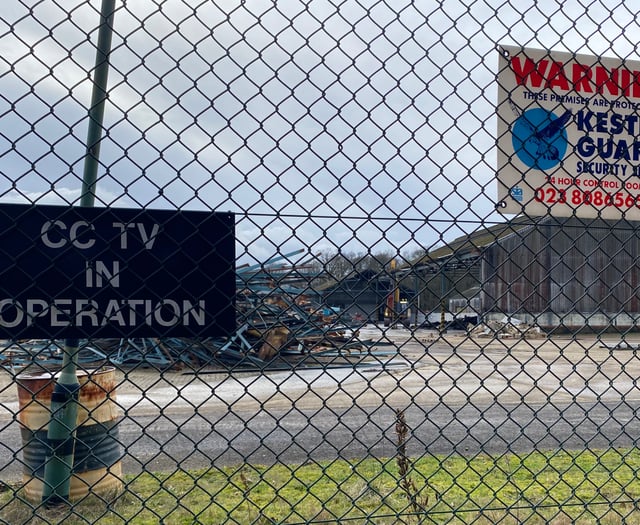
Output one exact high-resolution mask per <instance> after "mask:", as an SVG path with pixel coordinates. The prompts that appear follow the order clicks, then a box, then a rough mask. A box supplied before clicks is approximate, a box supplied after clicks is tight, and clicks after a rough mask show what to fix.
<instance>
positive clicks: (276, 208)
mask: <svg viewBox="0 0 640 525" xmlns="http://www.w3.org/2000/svg"><path fill="white" fill-rule="evenodd" d="M628 4H629V2H627V5H628ZM116 5H117V11H116V13H115V18H114V20H115V21H114V35H113V42H112V53H111V57H110V64H111V66H110V73H109V88H108V90H109V99H108V101H107V105H106V109H105V119H104V126H105V136H104V138H103V141H102V146H101V156H100V161H101V166H100V169H99V175H98V176H99V180H98V185H97V196H96V206H120V207H133V208H140V207H148V208H154V209H157V208H169V209H177V208H180V209H193V210H216V211H232V212H234V213H236V236H237V245H236V246H237V248H236V250H237V259H238V261H239V262H245V263H252V262H260V261H265V260H267V259H268V258H270V257H272V256H274V255H282V254H287V253H293V252H297V251H298V250H299V249H300V248H305V251H304V253H302V254H299V255H296V256H295V258H300V259H304V258H308V256H309V254H310V253H318V252H320V251H326V250H328V251H336V250H341V251H347V252H352V253H353V252H359V253H380V252H391V253H397V254H401V253H402V254H407V253H410V252H412V251H415V250H417V249H424V250H427V251H428V250H430V249H433V248H435V247H437V246H442V245H443V244H446V242H448V241H451V240H453V239H454V238H456V237H459V236H460V235H463V234H464V233H467V232H471V231H473V230H475V229H477V228H480V227H483V226H490V225H492V224H494V223H495V222H500V221H502V220H503V216H501V215H499V214H497V213H496V212H495V200H496V182H495V169H496V153H495V141H496V120H495V104H496V96H497V87H496V85H495V78H496V74H497V63H498V57H497V50H496V46H497V45H498V44H510V45H519V46H524V47H533V48H541V49H553V50H562V51H569V52H576V53H586V54H592V55H597V56H599V55H606V56H612V57H618V58H624V59H633V60H635V59H638V50H637V45H636V44H635V43H634V42H633V41H632V38H633V35H634V34H635V35H637V34H638V29H639V28H638V24H637V23H636V22H635V17H634V13H633V12H631V11H630V10H629V9H628V7H626V6H625V3H624V2H623V1H622V0H619V1H592V0H582V2H579V1H565V2H560V1H555V2H554V1H549V0H538V1H527V0H519V1H518V2H513V1H511V2H509V1H507V0H464V1H459V0H447V2H436V1H431V0H422V1H420V0H417V1H413V2H410V1H404V0H394V1H393V2H383V1H378V0H375V1H374V0H371V1H365V0H359V1H356V0H342V1H339V0H334V1H326V0H313V1H309V0H307V1H303V0H280V1H277V2H273V1H269V2H268V1H263V0H248V1H240V0H235V1H234V0H225V2H216V3H214V2H211V1H201V0H198V1H192V0H165V1H146V2H142V1H135V2H133V1H129V2H126V3H125V2H116ZM60 6H63V7H60ZM99 7H100V2H98V1H90V2H86V1H79V0H65V2H59V1H58V2H54V1H45V2H36V1H27V0H24V1H23V2H21V1H17V0H5V3H4V4H3V10H2V13H1V14H0V203H2V202H35V203H57V204H74V203H76V204H77V199H78V198H79V195H80V188H81V180H82V170H83V159H84V154H85V141H86V133H87V108H88V106H89V104H90V97H91V87H92V83H91V70H92V68H93V65H94V61H95V42H96V37H97V30H96V27H97V24H98V20H99V13H98V10H99Z"/></svg>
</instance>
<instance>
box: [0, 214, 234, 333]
mask: <svg viewBox="0 0 640 525" xmlns="http://www.w3.org/2000/svg"><path fill="white" fill-rule="evenodd" d="M234 263H235V238H234V216H233V214H231V213H218V212H201V211H173V210H133V209H123V208H83V207H61V206H40V205H37V206H36V205H33V206H31V205H18V204H0V337H3V338H8V339H24V338H63V337H65V338H66V337H73V338H96V337H100V338H121V337H175V336H186V337H210V336H221V335H230V334H232V333H233V332H234V331H235V304H234V298H235V271H234Z"/></svg>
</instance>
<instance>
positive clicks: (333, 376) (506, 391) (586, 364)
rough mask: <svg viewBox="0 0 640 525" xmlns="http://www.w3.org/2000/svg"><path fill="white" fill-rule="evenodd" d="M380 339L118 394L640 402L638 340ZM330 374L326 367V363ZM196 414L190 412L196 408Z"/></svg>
mask: <svg viewBox="0 0 640 525" xmlns="http://www.w3.org/2000/svg"><path fill="white" fill-rule="evenodd" d="M360 338H361V339H363V340H371V341H375V342H378V343H379V345H378V346H375V345H374V346H372V347H371V350H372V355H371V356H369V357H366V358H363V357H362V356H351V357H350V358H349V359H337V358H336V359H332V360H331V359H330V360H326V361H325V362H324V365H321V366H318V367H300V368H297V369H294V370H286V369H282V368H280V369H276V370H269V371H265V372H263V373H261V372H260V371H259V370H242V371H239V370H234V371H231V372H230V373H227V372H226V371H222V370H217V371H216V370H215V369H207V370H203V371H202V372H201V373H194V372H193V371H191V370H189V369H183V370H180V371H175V370H162V371H159V370H156V369H152V368H142V369H122V370H116V372H115V375H116V387H115V392H114V394H115V397H116V398H117V401H118V404H119V405H120V406H121V407H122V409H123V410H126V411H127V413H130V414H134V413H149V412H152V413H153V412H157V411H158V410H160V409H162V410H163V411H171V410H184V409H185V408H187V409H190V410H193V407H197V406H199V405H198V404H202V403H206V402H207V401H208V400H211V399H218V400H221V401H223V402H226V403H231V404H233V405H234V406H235V407H238V408H243V409H252V408H253V409H255V410H264V409H266V408H268V407H271V406H273V407H281V406H290V405H291V403H292V401H293V402H295V403H296V404H297V405H298V406H300V407H304V408H305V409H310V410H313V409H318V408H321V407H323V406H326V405H331V406H344V405H345V404H352V403H353V399H354V396H355V397H356V398H357V399H358V400H359V402H360V403H367V404H368V403H371V404H374V403H380V402H381V401H382V400H383V399H384V401H385V402H389V401H390V400H393V401H394V402H399V403H403V402H405V403H415V402H443V401H444V402H447V403H451V404H456V405H460V404H464V403H467V402H469V401H470V400H472V399H474V400H491V399H496V397H497V396H498V397H499V398H500V400H501V401H502V402H521V401H526V402H536V403H540V402H545V401H549V400H550V399H552V398H553V399H554V400H565V401H566V400H570V399H582V400H585V401H593V400H596V399H598V398H601V397H603V396H604V397H607V396H609V397H616V398H620V397H621V396H624V397H625V398H626V399H629V398H638V397H640V395H639V391H638V389H637V388H636V378H637V377H640V359H639V358H638V350H637V349H636V345H640V334H639V335H633V336H625V338H624V341H623V340H622V338H621V336H620V335H614V334H611V335H606V336H602V337H597V336H595V335H587V336H580V337H575V338H573V337H571V336H562V337H554V338H546V337H543V338H539V339H524V338H496V337H471V336H470V335H468V334H466V333H464V332H453V331H452V332H447V333H444V334H440V333H438V332H437V331H434V330H424V329H420V330H408V329H405V328H387V329H382V328H377V327H367V328H365V329H363V330H362V331H361V333H360ZM328 365H329V368H322V366H325V367H326V366H328ZM189 407H190V408H189ZM17 410H19V406H18V401H17V388H16V385H15V372H10V371H7V370H2V371H0V420H5V421H6V420H11V419H13V418H14V417H15V414H16V413H17Z"/></svg>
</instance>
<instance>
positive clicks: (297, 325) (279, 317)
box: [0, 250, 395, 371]
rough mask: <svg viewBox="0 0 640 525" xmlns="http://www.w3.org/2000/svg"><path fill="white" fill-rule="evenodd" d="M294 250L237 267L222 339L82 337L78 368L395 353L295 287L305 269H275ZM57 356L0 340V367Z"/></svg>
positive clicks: (347, 359) (43, 347)
mask: <svg viewBox="0 0 640 525" xmlns="http://www.w3.org/2000/svg"><path fill="white" fill-rule="evenodd" d="M301 252H302V250H299V251H296V252H292V253H289V254H285V255H281V256H276V257H273V258H271V259H269V260H268V261H266V262H265V263H259V264H255V265H246V266H243V267H241V268H238V269H237V271H236V289H237V297H236V311H237V327H236V330H235V332H234V333H233V334H232V335H231V336H230V337H218V338H206V339H187V338H147V339H139V338H138V339H132V338H129V339H126V338H123V339H96V340H86V341H82V342H81V351H80V353H79V355H78V363H79V364H80V365H83V366H95V365H99V364H104V363H111V364H114V365H116V366H118V367H121V368H136V367H151V368H157V369H177V370H180V369H185V370H197V371H206V370H208V369H215V368H218V367H225V368H229V367H232V368H237V369H255V368H259V369H278V368H292V367H298V366H318V365H321V366H332V365H336V364H337V365H341V366H342V365H344V364H349V365H354V364H362V363H363V362H365V361H366V360H367V359H368V358H370V357H372V356H375V357H381V356H388V355H389V354H395V350H394V351H391V352H389V351H388V350H385V349H379V348H376V349H375V350H374V348H373V347H374V346H375V347H380V346H384V345H385V343H384V342H380V341H372V340H362V339H361V338H360V337H359V329H360V328H361V327H362V323H361V322H360V323H356V322H354V321H353V320H352V319H351V318H350V317H348V316H345V315H341V314H339V313H336V312H335V311H334V310H332V309H330V308H327V307H325V306H323V304H322V298H321V297H320V296H319V295H318V294H317V292H315V291H314V290H313V289H311V288H309V287H308V286H307V287H305V288H303V287H302V286H301V283H305V284H306V283H310V282H311V279H312V278H313V277H314V274H313V272H312V269H311V268H310V266H309V265H304V264H302V265H289V264H284V265H283V264H279V263H280V261H282V260H283V259H286V260H290V258H291V257H293V256H295V255H297V254H299V253H301ZM62 357H63V351H62V346H61V345H58V344H57V343H56V342H55V341H48V340H47V341H45V340H29V341H7V342H6V343H5V345H4V347H3V348H2V349H1V350H0V366H2V367H4V368H7V369H11V370H21V369H23V368H24V367H27V366H31V365H34V366H39V367H43V368H47V369H52V368H57V367H58V366H60V365H61V363H62Z"/></svg>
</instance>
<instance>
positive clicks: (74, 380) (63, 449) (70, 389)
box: [42, 0, 115, 505]
mask: <svg viewBox="0 0 640 525" xmlns="http://www.w3.org/2000/svg"><path fill="white" fill-rule="evenodd" d="M114 12H115V0H102V6H101V9H100V26H99V28H98V44H97V48H96V61H95V68H94V79H93V90H92V95H91V107H90V108H89V128H88V131H87V151H86V155H85V159H84V174H83V179H82V195H81V200H80V206H85V207H92V206H93V204H94V202H95V187H96V180H97V174H98V159H99V156H100V141H101V138H102V128H103V118H104V106H105V101H106V99H107V80H108V76H109V54H110V52H111V39H112V36H113V18H114ZM79 347H80V341H79V340H78V339H65V343H64V352H63V361H62V370H61V371H60V375H59V376H58V378H57V381H56V384H55V387H54V390H53V393H52V395H51V420H50V422H49V428H48V431H47V443H48V450H47V458H46V463H45V470H44V484H43V489H42V501H43V503H45V504H46V505H56V504H59V503H67V502H69V493H70V488H71V476H72V473H73V459H74V449H75V432H76V426H77V417H78V394H79V391H80V384H79V382H78V376H77V368H78V352H79V349H80V348H79Z"/></svg>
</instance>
